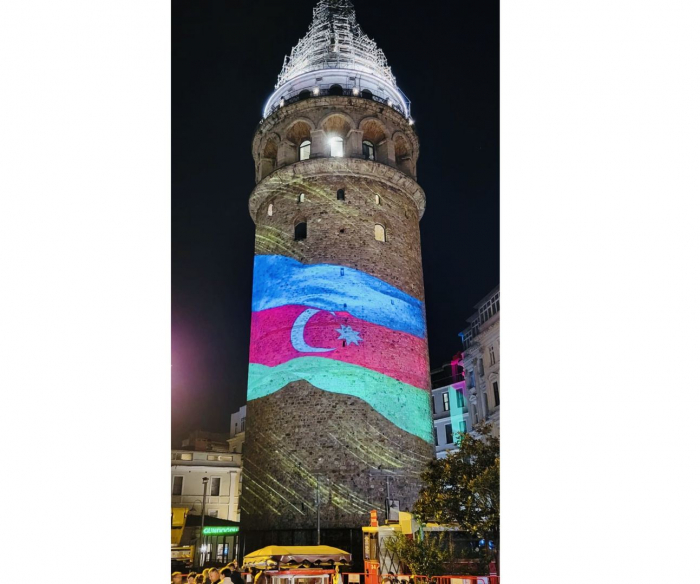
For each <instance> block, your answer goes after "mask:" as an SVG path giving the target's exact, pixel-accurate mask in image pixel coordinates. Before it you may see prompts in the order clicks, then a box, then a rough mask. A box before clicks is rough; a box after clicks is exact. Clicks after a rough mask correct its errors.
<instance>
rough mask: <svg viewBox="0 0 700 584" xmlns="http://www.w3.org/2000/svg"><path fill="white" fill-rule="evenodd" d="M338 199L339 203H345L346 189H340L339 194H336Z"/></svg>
mask: <svg viewBox="0 0 700 584" xmlns="http://www.w3.org/2000/svg"><path fill="white" fill-rule="evenodd" d="M335 196H336V197H337V199H338V200H339V201H344V200H345V189H338V192H337V193H336V194H335Z"/></svg>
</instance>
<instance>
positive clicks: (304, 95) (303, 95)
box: [265, 88, 408, 118]
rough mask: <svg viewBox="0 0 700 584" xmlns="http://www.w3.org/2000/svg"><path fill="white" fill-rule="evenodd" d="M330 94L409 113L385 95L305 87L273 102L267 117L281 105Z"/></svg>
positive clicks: (404, 113)
mask: <svg viewBox="0 0 700 584" xmlns="http://www.w3.org/2000/svg"><path fill="white" fill-rule="evenodd" d="M329 95H337V96H345V97H357V98H360V99H369V100H370V101H376V102H377V103H382V104H384V105H387V106H389V107H390V108H392V109H395V110H396V111H397V112H399V113H400V114H401V115H403V116H404V117H408V116H407V113H406V112H405V111H404V110H403V108H402V107H401V106H400V104H398V103H394V102H393V101H392V102H391V103H390V100H388V99H384V98H383V97H379V96H377V95H374V94H372V95H371V96H370V95H367V94H366V93H365V94H364V95H362V92H360V93H357V94H356V93H354V92H353V90H352V89H347V88H343V90H342V92H341V91H340V90H339V89H330V88H328V89H321V88H316V90H315V91H311V90H309V89H303V90H301V91H300V92H299V93H297V94H296V95H293V96H292V97H288V98H284V99H280V100H279V101H278V102H277V103H275V104H272V105H271V106H270V110H269V111H268V112H267V114H266V115H265V117H266V118H267V117H268V116H270V115H271V114H273V113H274V112H276V111H277V110H278V109H280V108H281V107H284V106H285V105H290V104H292V103H297V102H298V101H304V100H306V99H314V98H316V97H326V96H329Z"/></svg>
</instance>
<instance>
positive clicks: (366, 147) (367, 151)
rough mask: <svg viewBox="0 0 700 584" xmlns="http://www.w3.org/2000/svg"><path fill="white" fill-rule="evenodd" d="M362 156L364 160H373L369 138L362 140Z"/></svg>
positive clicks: (372, 145) (372, 149)
mask: <svg viewBox="0 0 700 584" xmlns="http://www.w3.org/2000/svg"><path fill="white" fill-rule="evenodd" d="M362 156H364V157H365V160H374V144H372V142H370V141H369V140H363V141H362Z"/></svg>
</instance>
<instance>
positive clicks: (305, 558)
mask: <svg viewBox="0 0 700 584" xmlns="http://www.w3.org/2000/svg"><path fill="white" fill-rule="evenodd" d="M351 559H352V556H351V555H350V553H349V552H346V551H343V550H341V549H338V548H334V547H331V546H328V545H287V546H281V545H269V546H267V547H264V548H262V549H259V550H257V551H254V552H252V553H250V554H248V555H246V556H245V557H244V558H243V567H244V568H262V569H266V568H273V567H277V566H278V565H279V566H280V567H282V566H284V567H290V566H299V565H302V564H304V563H307V564H308V565H309V567H310V566H318V565H320V564H349V563H350V561H351Z"/></svg>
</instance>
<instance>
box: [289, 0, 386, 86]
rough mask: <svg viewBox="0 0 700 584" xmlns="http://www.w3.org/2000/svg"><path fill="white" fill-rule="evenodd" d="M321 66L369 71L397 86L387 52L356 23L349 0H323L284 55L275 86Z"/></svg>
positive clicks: (353, 10) (353, 9) (322, 67)
mask: <svg viewBox="0 0 700 584" xmlns="http://www.w3.org/2000/svg"><path fill="white" fill-rule="evenodd" d="M320 69H350V70H353V71H357V72H359V73H369V74H371V75H374V76H375V77H378V78H379V79H382V80H383V81H386V83H388V84H389V85H391V86H392V87H396V79H395V78H394V76H393V75H392V73H391V67H389V65H388V64H387V61H386V57H385V56H384V52H383V51H382V50H381V49H380V48H379V47H378V46H377V43H376V42H374V41H373V40H372V39H370V38H369V37H368V36H367V35H366V34H365V33H364V32H363V31H362V29H361V28H360V25H359V24H357V21H356V18H355V8H354V6H353V5H352V2H350V0H320V2H319V3H318V4H317V5H316V7H315V8H314V17H313V21H312V22H311V26H309V30H308V32H307V33H306V35H305V36H304V38H302V39H301V40H300V41H299V43H298V44H297V45H296V46H295V47H294V48H293V49H292V52H291V54H290V55H288V56H286V57H285V58H284V64H283V66H282V72H281V73H280V74H279V77H278V79H277V85H276V86H275V88H279V87H280V86H281V85H282V84H284V83H286V82H287V81H289V80H290V79H293V78H294V77H296V76H298V75H301V74H302V73H307V72H309V71H315V70H320Z"/></svg>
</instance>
